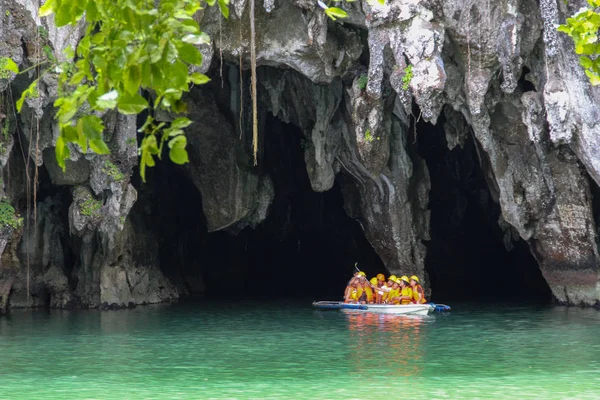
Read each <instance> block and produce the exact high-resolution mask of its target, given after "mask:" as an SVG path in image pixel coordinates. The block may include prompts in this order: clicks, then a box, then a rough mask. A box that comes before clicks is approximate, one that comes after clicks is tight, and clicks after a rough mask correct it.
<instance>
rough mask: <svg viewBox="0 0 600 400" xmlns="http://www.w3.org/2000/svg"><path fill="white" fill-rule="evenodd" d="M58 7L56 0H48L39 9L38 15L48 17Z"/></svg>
mask: <svg viewBox="0 0 600 400" xmlns="http://www.w3.org/2000/svg"><path fill="white" fill-rule="evenodd" d="M55 7H56V0H46V2H45V3H44V5H43V6H41V7H40V10H39V11H38V16H40V17H47V16H48V15H50V14H52V13H53V12H54V9H55Z"/></svg>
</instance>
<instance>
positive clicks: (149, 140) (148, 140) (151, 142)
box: [142, 135, 158, 154]
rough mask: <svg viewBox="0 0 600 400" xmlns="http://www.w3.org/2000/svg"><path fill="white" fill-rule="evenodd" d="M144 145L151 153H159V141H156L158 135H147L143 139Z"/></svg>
mask: <svg viewBox="0 0 600 400" xmlns="http://www.w3.org/2000/svg"><path fill="white" fill-rule="evenodd" d="M142 146H143V147H144V148H145V149H146V150H147V151H148V152H149V153H150V154H158V143H157V142H156V136H154V135H149V136H146V137H145V138H144V140H143V143H142Z"/></svg>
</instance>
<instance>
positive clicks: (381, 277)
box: [377, 274, 385, 281]
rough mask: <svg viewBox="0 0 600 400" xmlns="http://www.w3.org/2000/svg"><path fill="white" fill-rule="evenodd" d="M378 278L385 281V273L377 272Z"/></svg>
mask: <svg viewBox="0 0 600 400" xmlns="http://www.w3.org/2000/svg"><path fill="white" fill-rule="evenodd" d="M377 280H379V281H385V275H384V274H377Z"/></svg>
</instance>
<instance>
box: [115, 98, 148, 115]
mask: <svg viewBox="0 0 600 400" xmlns="http://www.w3.org/2000/svg"><path fill="white" fill-rule="evenodd" d="M117 106H118V108H119V112H120V113H121V114H126V115H133V114H139V113H141V112H142V111H144V110H145V109H146V108H148V102H147V101H146V99H144V98H143V97H142V96H140V95H139V94H137V93H136V94H134V95H128V94H124V95H122V96H121V97H119V102H118V104H117Z"/></svg>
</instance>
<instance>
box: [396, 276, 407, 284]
mask: <svg viewBox="0 0 600 400" xmlns="http://www.w3.org/2000/svg"><path fill="white" fill-rule="evenodd" d="M400 280H401V281H404V282H406V283H410V282H409V280H408V276H406V275H403V276H401V277H400ZM398 283H400V282H398Z"/></svg>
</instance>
